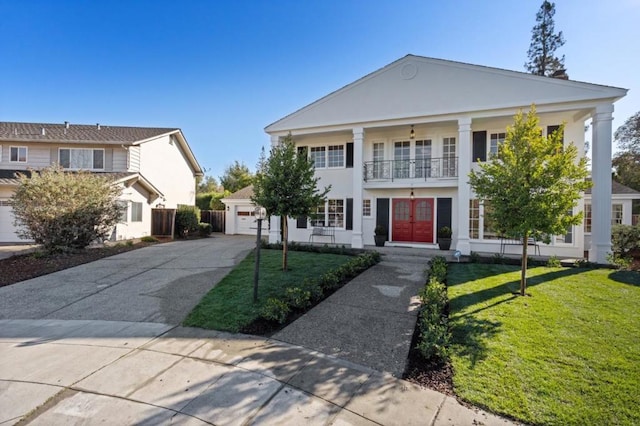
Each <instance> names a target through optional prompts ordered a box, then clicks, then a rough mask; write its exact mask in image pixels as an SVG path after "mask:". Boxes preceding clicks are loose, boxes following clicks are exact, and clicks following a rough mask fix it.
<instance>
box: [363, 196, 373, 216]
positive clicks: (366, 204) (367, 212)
mask: <svg viewBox="0 0 640 426" xmlns="http://www.w3.org/2000/svg"><path fill="white" fill-rule="evenodd" d="M362 216H364V217H371V200H370V199H368V198H365V199H364V200H362Z"/></svg>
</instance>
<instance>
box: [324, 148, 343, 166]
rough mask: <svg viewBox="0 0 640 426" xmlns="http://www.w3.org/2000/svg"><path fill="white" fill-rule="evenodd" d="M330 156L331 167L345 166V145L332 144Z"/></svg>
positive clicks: (329, 164)
mask: <svg viewBox="0 0 640 426" xmlns="http://www.w3.org/2000/svg"><path fill="white" fill-rule="evenodd" d="M328 157H329V159H328V161H327V165H328V166H329V167H344V145H330V146H329V152H328Z"/></svg>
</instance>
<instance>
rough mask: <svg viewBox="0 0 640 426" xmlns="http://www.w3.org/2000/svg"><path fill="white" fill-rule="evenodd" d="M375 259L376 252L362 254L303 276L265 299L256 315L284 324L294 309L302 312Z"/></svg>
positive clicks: (377, 256) (373, 262) (376, 258)
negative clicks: (314, 275)
mask: <svg viewBox="0 0 640 426" xmlns="http://www.w3.org/2000/svg"><path fill="white" fill-rule="evenodd" d="M379 261H380V253H378V252H367V253H362V254H359V255H357V256H354V257H353V258H352V259H350V260H349V261H348V262H347V263H345V264H343V265H342V266H340V267H339V268H337V269H334V270H332V271H329V272H327V273H325V274H324V275H322V276H321V277H319V278H317V279H311V278H305V279H304V280H303V281H302V282H301V283H300V285H298V286H294V287H288V288H286V289H284V293H283V294H282V295H281V296H280V297H270V298H269V299H267V303H266V304H265V305H264V306H263V308H262V310H261V312H260V316H261V317H262V318H264V319H266V320H269V321H276V322H278V323H280V324H284V323H285V322H286V321H287V318H288V317H289V314H291V312H293V311H294V310H297V311H302V310H305V309H307V308H309V307H311V306H313V305H315V304H316V303H318V302H320V301H321V300H323V299H324V298H325V297H327V296H328V295H329V294H331V293H332V292H333V291H334V290H336V289H337V288H339V287H341V286H342V285H344V284H345V283H346V282H348V281H350V280H351V279H353V278H354V277H356V276H357V275H359V274H360V273H362V272H363V271H364V270H366V269H367V268H369V267H371V266H373V265H375V264H376V263H378V262H379Z"/></svg>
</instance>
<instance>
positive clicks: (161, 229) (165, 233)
mask: <svg viewBox="0 0 640 426" xmlns="http://www.w3.org/2000/svg"><path fill="white" fill-rule="evenodd" d="M175 223H176V209H151V235H153V236H154V237H171V238H173V231H174V226H175Z"/></svg>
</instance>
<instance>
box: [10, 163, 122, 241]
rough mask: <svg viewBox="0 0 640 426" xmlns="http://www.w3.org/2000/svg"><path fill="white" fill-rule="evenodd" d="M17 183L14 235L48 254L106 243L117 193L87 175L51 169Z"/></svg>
mask: <svg viewBox="0 0 640 426" xmlns="http://www.w3.org/2000/svg"><path fill="white" fill-rule="evenodd" d="M19 180H20V184H19V186H18V188H17V189H16V191H15V193H14V194H13V196H12V197H11V204H12V206H13V214H14V217H15V221H14V223H15V225H16V226H17V227H18V235H19V236H20V237H22V238H26V239H31V240H34V241H35V242H36V243H38V244H42V246H43V248H44V249H45V250H47V251H50V252H54V251H64V250H69V249H80V248H84V247H86V246H88V245H89V244H90V243H92V242H93V241H96V240H104V239H106V238H107V237H108V236H109V234H110V233H111V232H112V230H113V227H114V225H115V224H116V223H118V221H119V220H120V215H121V213H122V211H123V210H124V207H123V206H122V205H120V204H119V203H118V201H117V198H118V196H119V195H120V188H118V187H117V186H115V185H113V184H112V183H111V182H109V181H107V180H106V179H105V178H104V177H101V176H98V175H95V174H91V173H89V172H73V173H71V172H65V171H64V170H63V169H62V168H61V167H60V166H52V167H49V168H45V169H42V170H40V171H39V172H35V171H34V172H32V174H31V177H27V176H26V175H20V176H19Z"/></svg>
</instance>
